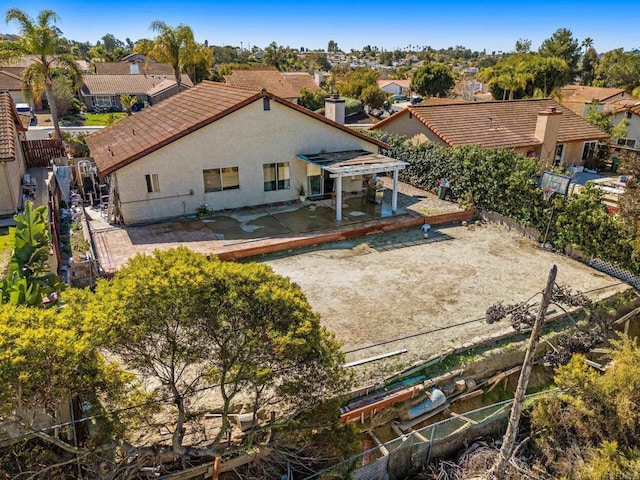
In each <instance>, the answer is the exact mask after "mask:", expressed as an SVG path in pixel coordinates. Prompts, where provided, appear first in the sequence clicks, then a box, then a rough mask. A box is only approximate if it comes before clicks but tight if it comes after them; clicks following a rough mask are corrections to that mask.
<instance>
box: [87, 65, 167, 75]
mask: <svg viewBox="0 0 640 480" xmlns="http://www.w3.org/2000/svg"><path fill="white" fill-rule="evenodd" d="M131 65H133V64H132V63H128V62H96V63H93V64H92V65H91V69H92V71H93V72H94V73H96V74H98V75H136V74H132V73H131ZM137 66H138V68H139V75H173V67H172V66H171V65H169V64H168V63H149V64H148V65H146V66H145V64H144V63H141V64H138V65H137Z"/></svg>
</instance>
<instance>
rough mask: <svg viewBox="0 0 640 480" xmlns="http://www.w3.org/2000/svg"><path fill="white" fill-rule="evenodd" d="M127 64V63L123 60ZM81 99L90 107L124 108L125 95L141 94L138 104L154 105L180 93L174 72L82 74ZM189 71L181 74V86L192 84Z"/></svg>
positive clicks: (187, 86)
mask: <svg viewBox="0 0 640 480" xmlns="http://www.w3.org/2000/svg"><path fill="white" fill-rule="evenodd" d="M122 65H125V66H127V65H128V64H122ZM82 81H83V85H82V87H81V88H80V100H81V101H82V102H83V103H84V104H85V105H86V106H87V109H88V110H89V111H96V110H124V108H123V107H122V104H121V103H120V97H121V96H122V95H133V96H136V97H138V102H137V103H138V105H140V106H144V105H154V104H156V103H158V102H160V101H161V100H164V99H166V98H168V97H170V96H172V95H175V94H176V93H178V84H177V83H176V80H175V76H174V75H173V74H171V75H130V74H126V75H98V74H87V75H84V76H83V77H82ZM192 86H193V83H192V82H191V79H190V78H189V76H188V75H186V74H184V75H182V88H183V89H184V88H189V87H192Z"/></svg>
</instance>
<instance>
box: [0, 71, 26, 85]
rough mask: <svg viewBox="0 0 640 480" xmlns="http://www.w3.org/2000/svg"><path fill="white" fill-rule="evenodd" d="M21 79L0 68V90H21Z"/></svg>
mask: <svg viewBox="0 0 640 480" xmlns="http://www.w3.org/2000/svg"><path fill="white" fill-rule="evenodd" d="M21 89H22V77H20V76H18V75H15V74H13V73H11V72H8V71H6V70H4V69H3V68H2V67H0V90H21Z"/></svg>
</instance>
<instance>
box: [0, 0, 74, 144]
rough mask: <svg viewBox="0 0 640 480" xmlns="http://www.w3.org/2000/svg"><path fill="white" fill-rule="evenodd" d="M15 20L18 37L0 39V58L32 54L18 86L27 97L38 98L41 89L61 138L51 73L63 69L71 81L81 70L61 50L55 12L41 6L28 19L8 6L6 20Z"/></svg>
mask: <svg viewBox="0 0 640 480" xmlns="http://www.w3.org/2000/svg"><path fill="white" fill-rule="evenodd" d="M12 20H14V21H16V22H18V24H19V31H20V38H18V39H17V40H13V41H4V42H0V60H4V61H11V60H16V59H19V58H23V57H25V56H32V57H34V62H33V63H32V64H31V65H29V66H28V67H27V68H26V69H25V71H24V73H23V77H22V90H23V92H25V94H26V95H27V96H28V97H31V98H34V99H35V98H39V96H41V95H42V92H43V91H44V93H45V95H46V97H47V102H48V103H49V108H50V109H51V118H52V120H53V127H54V129H55V135H56V138H62V135H61V133H60V124H59V121H58V108H57V106H56V99H55V97H54V95H53V78H54V73H55V72H56V71H57V70H58V71H66V72H68V73H69V74H71V76H72V78H73V81H74V84H78V83H79V82H80V79H81V78H82V72H81V71H80V68H79V67H78V64H77V63H76V62H75V60H74V58H73V57H72V56H71V55H70V54H68V53H66V52H65V49H64V41H63V39H62V37H61V36H60V35H61V33H62V32H61V31H60V30H59V29H58V27H56V26H55V23H56V21H57V20H58V16H57V15H56V13H55V12H54V11H53V10H42V11H41V12H40V13H39V14H38V17H37V18H36V19H35V21H34V19H32V18H31V17H29V16H28V15H27V14H25V13H24V12H23V11H21V10H19V9H17V8H12V9H10V10H8V11H7V14H6V21H7V23H8V22H10V21H12Z"/></svg>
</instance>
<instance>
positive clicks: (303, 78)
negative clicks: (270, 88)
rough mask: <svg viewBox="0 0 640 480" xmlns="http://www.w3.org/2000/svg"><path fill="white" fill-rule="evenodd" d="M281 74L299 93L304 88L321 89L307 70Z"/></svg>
mask: <svg viewBox="0 0 640 480" xmlns="http://www.w3.org/2000/svg"><path fill="white" fill-rule="evenodd" d="M280 75H282V77H283V78H284V79H285V80H286V81H287V82H288V83H289V84H290V85H291V86H292V87H293V88H294V89H295V90H296V91H297V92H298V95H299V94H300V92H301V91H302V89H303V88H306V89H307V90H318V89H320V87H319V86H318V85H316V81H315V79H314V78H313V77H312V76H311V75H309V74H308V73H306V72H280ZM274 93H275V92H274Z"/></svg>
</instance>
